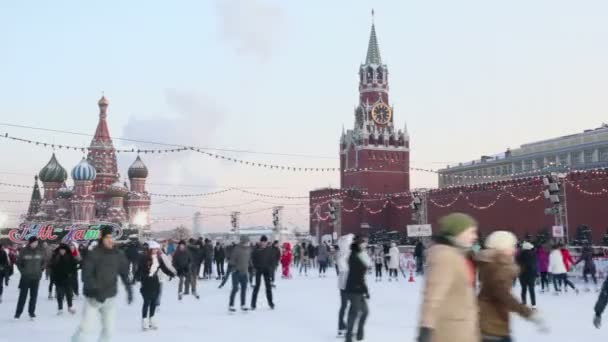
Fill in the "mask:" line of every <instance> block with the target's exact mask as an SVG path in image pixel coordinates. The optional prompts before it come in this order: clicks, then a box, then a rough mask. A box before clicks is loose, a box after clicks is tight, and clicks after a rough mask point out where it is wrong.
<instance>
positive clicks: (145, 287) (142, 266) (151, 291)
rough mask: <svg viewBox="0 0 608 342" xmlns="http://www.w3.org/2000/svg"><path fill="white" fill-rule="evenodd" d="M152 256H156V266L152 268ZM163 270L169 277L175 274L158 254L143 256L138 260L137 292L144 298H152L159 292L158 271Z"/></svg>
mask: <svg viewBox="0 0 608 342" xmlns="http://www.w3.org/2000/svg"><path fill="white" fill-rule="evenodd" d="M153 258H156V262H157V263H158V264H157V267H156V268H155V269H154V270H152V269H151V268H152V266H153V264H154V263H153ZM160 272H163V273H165V274H166V275H168V276H169V277H173V276H175V274H174V273H173V272H171V270H170V269H169V268H168V267H167V265H166V264H165V261H163V258H162V257H161V256H160V255H156V256H148V257H146V258H143V259H142V260H140V262H139V267H138V268H137V275H136V277H137V279H138V280H139V281H140V282H141V288H140V289H139V292H140V293H141V295H142V296H144V298H146V297H147V298H154V297H156V296H158V293H159V292H160V283H161V281H160V278H159V275H160V274H159V273H160Z"/></svg>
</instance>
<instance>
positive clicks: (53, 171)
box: [38, 153, 68, 183]
mask: <svg viewBox="0 0 608 342" xmlns="http://www.w3.org/2000/svg"><path fill="white" fill-rule="evenodd" d="M38 175H39V176H40V180H41V181H42V182H43V183H63V182H65V180H66V179H67V178H68V173H67V172H66V171H65V169H64V168H63V166H61V165H60V164H59V162H58V161H57V158H55V153H53V156H52V157H51V160H49V162H48V163H47V164H46V166H45V167H43V168H42V170H40V173H38Z"/></svg>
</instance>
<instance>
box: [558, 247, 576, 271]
mask: <svg viewBox="0 0 608 342" xmlns="http://www.w3.org/2000/svg"><path fill="white" fill-rule="evenodd" d="M561 252H562V257H563V258H564V265H566V271H568V272H570V270H572V267H573V266H574V259H572V255H571V254H570V251H569V250H568V249H567V248H562V249H561Z"/></svg>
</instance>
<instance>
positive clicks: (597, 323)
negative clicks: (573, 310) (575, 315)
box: [593, 315, 602, 329]
mask: <svg viewBox="0 0 608 342" xmlns="http://www.w3.org/2000/svg"><path fill="white" fill-rule="evenodd" d="M593 325H594V326H595V327H596V328H597V329H599V328H600V327H601V326H602V316H600V315H595V317H593Z"/></svg>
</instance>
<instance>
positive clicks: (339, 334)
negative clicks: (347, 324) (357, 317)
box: [337, 330, 345, 338]
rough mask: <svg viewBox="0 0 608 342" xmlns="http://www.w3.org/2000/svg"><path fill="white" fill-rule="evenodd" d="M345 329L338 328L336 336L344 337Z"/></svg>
mask: <svg viewBox="0 0 608 342" xmlns="http://www.w3.org/2000/svg"><path fill="white" fill-rule="evenodd" d="M344 334H345V331H344V330H338V336H337V337H338V338H342V337H344Z"/></svg>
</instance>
